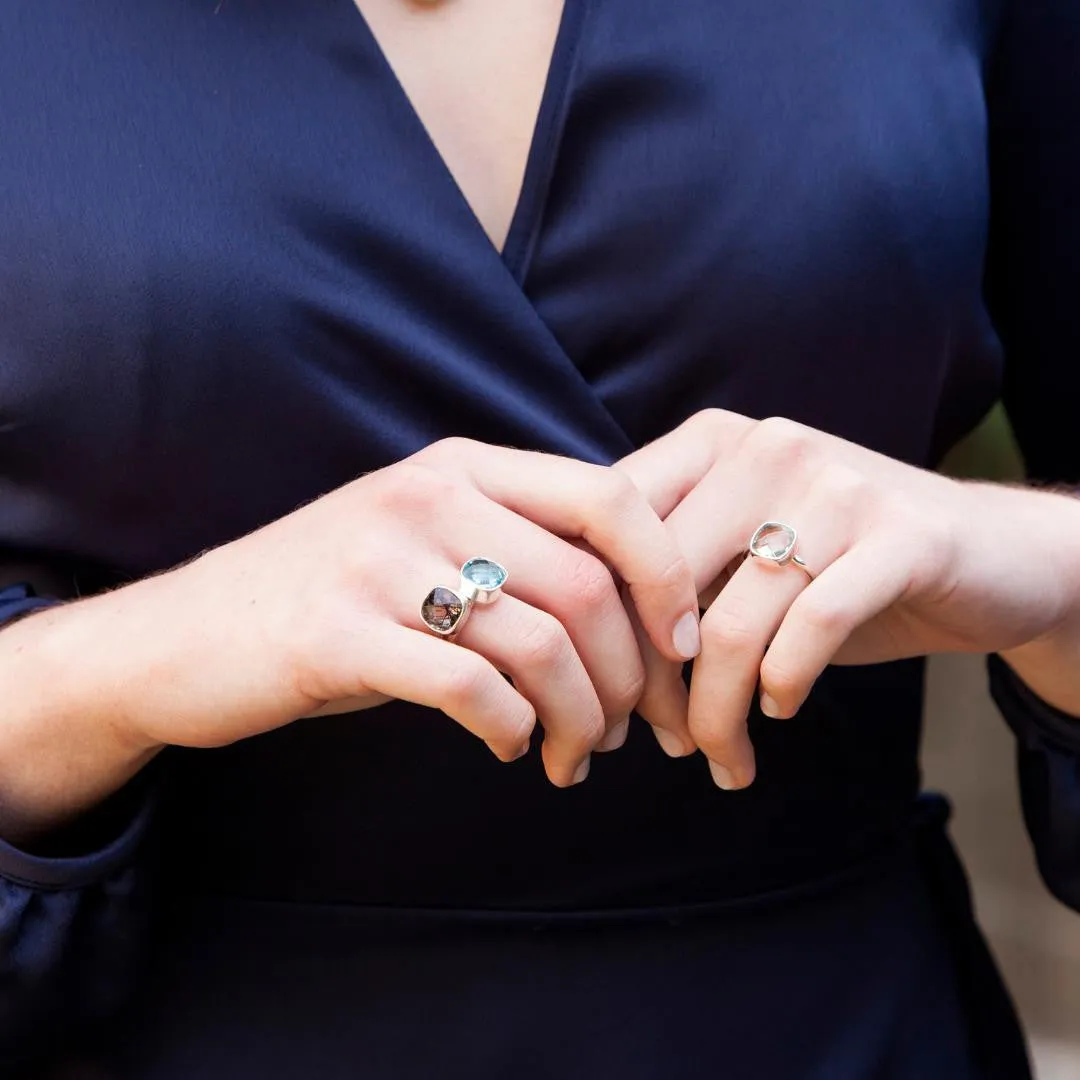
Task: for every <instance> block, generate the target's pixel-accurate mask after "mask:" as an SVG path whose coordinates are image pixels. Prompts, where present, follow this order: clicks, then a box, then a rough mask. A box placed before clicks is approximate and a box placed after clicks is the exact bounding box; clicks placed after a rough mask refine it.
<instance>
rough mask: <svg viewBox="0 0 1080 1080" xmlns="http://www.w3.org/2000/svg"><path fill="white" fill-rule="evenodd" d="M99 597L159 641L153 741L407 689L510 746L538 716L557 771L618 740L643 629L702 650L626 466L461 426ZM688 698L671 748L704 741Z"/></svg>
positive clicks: (504, 749)
mask: <svg viewBox="0 0 1080 1080" xmlns="http://www.w3.org/2000/svg"><path fill="white" fill-rule="evenodd" d="M622 590H626V592H628V594H629V597H630V599H631V605H630V606H631V608H632V615H631V614H630V613H628V611H627V607H626V605H625V603H624V596H623V592H622ZM140 597H145V598H146V603H145V604H144V603H142V601H141V600H140V599H139V598H140ZM86 603H87V604H96V603H98V600H97V598H95V599H92V600H90V601H87V602H86ZM102 603H108V604H112V605H113V608H114V610H115V611H116V613H117V615H118V616H119V617H126V618H128V620H129V623H130V624H131V625H133V626H134V627H137V628H138V630H137V632H135V633H133V634H132V635H131V637H132V641H131V649H134V650H138V649H145V650H157V652H161V653H162V655H160V656H159V655H157V652H155V654H154V655H152V656H151V655H147V656H146V657H145V658H143V659H144V661H145V666H146V670H151V671H155V672H157V673H158V674H159V678H157V679H156V680H155V686H157V687H159V688H160V689H159V690H155V689H154V688H153V687H151V688H149V690H148V692H149V693H151V694H153V693H157V695H158V696H157V697H156V698H155V699H154V700H153V701H145V702H141V705H140V708H139V710H138V713H139V715H138V717H137V721H138V724H139V730H138V736H139V738H141V739H144V740H146V741H147V743H148V744H156V745H160V744H162V743H166V744H169V743H172V744H176V743H179V744H183V745H194V746H205V745H219V744H222V743H227V742H232V741H235V740H237V739H241V738H245V737H247V736H249V735H253V734H257V733H258V732H260V731H265V730H268V729H270V728H273V727H278V726H280V725H282V724H285V723H289V722H291V721H293V720H296V719H297V718H300V717H303V716H311V715H317V714H320V713H327V712H342V711H351V710H355V709H363V708H369V707H372V706H375V705H379V704H381V703H383V702H385V701H387V700H390V699H394V698H397V699H404V700H407V701H411V702H415V703H418V704H421V705H425V706H430V707H432V708H435V709H441V710H442V711H444V712H445V713H446V714H447V715H448V716H450V717H451V718H452V719H453V720H455V721H457V722H458V723H459V724H461V725H462V726H463V727H465V728H466V729H468V730H469V731H470V732H472V733H473V734H475V735H476V736H478V737H479V738H480V739H482V740H484V741H485V742H486V743H487V744H488V746H489V747H490V749H491V750H492V751H493V752H494V753H495V754H496V755H497V756H498V757H499V758H501V759H503V760H507V761H509V760H513V759H515V758H517V757H519V756H521V755H522V754H523V753H524V752H525V751H526V750H527V749H528V747H529V744H530V736H531V735H532V733H533V728H534V725H535V724H536V722H537V720H539V723H540V724H541V725H542V727H543V729H544V740H543V747H542V755H543V761H544V766H545V769H546V771H547V775H548V777H549V778H550V779H551V781H552V782H553V783H555V784H557V785H560V786H567V785H570V784H572V783H576V782H579V781H581V780H582V779H584V777H585V775H586V774H587V772H588V766H589V760H590V753H591V752H592V751H593V750H608V749H615V748H616V747H618V746H619V745H621V743H622V741H623V740H624V739H625V738H626V731H627V726H628V720H629V715H630V712H631V710H633V708H634V707H635V705H636V704H637V701H638V698H639V697H640V696H641V693H642V687H643V685H644V681H645V671H644V667H643V663H642V658H641V643H642V642H644V641H648V642H649V645H650V650H652V651H653V652H654V654H655V655H660V656H662V657H664V658H665V660H666V661H667V662H668V663H672V664H675V665H676V666H677V665H679V664H681V663H682V662H683V661H684V660H686V659H689V658H691V657H693V656H695V655H696V654H697V652H698V650H699V647H700V637H699V631H698V607H697V592H696V589H695V587H694V581H693V577H692V575H691V573H690V569H689V566H688V564H687V562H686V560H685V559H683V557H682V556H681V554H680V552H679V550H678V547H677V546H676V544H675V542H674V541H673V540H672V538H671V536H670V535H669V533H668V531H667V530H666V529H665V528H664V526H663V524H662V522H661V521H660V519H659V518H658V517H657V515H656V514H655V512H654V511H653V510H652V508H651V507H650V506H649V504H648V502H647V501H646V500H645V498H644V497H643V496H642V495H641V493H640V492H639V491H638V490H637V488H635V486H634V485H633V484H632V483H631V482H630V481H629V480H628V479H627V477H626V476H625V475H624V474H622V473H620V472H617V471H616V470H613V469H610V468H605V467H601V466H596V465H589V464H585V463H582V462H578V461H572V460H569V459H566V458H559V457H554V456H551V455H545V454H540V453H532V452H526V451H518V450H510V449H505V448H501V447H495V446H489V445H485V444H482V443H476V442H472V441H469V440H464V439H449V440H445V441H443V442H440V443H436V444H433V445H432V446H430V447H428V448H427V449H425V450H423V451H421V452H420V453H417V454H415V455H414V456H412V457H411V458H408V459H406V460H405V461H402V462H399V463H397V464H395V465H391V466H389V467H387V468H384V469H382V470H379V471H377V472H373V473H371V474H369V475H367V476H365V477H363V478H361V479H359V480H356V481H354V482H352V483H350V484H347V485H345V486H344V487H342V488H339V489H337V490H336V491H333V492H331V493H330V494H328V495H325V496H323V497H322V498H320V499H318V500H316V501H315V502H313V503H310V504H308V505H306V506H304V507H302V508H300V509H298V510H296V511H294V512H293V513H290V514H288V515H287V516H285V517H283V518H280V519H279V520H277V521H275V522H273V523H272V524H270V525H268V526H266V527H264V528H262V529H260V530H259V531H257V532H255V533H252V534H251V535H249V536H246V537H244V538H242V539H240V540H237V541H234V542H232V543H229V544H226V545H224V546H222V547H220V548H217V549H214V550H213V551H210V552H208V553H206V554H205V555H203V556H201V557H200V558H198V559H196V560H195V561H194V562H192V563H190V564H188V565H186V566H183V567H181V568H179V569H178V570H175V571H172V572H171V573H169V574H164V575H161V576H159V577H157V578H153V579H148V580H147V581H145V582H140V583H137V584H136V585H133V586H129V587H127V588H126V589H122V590H118V591H117V592H116V593H114V594H112V596H111V598H109V597H107V598H104V599H103V600H102ZM75 607H76V608H78V607H79V605H75ZM151 608H152V609H153V610H169V611H171V612H173V615H172V622H173V623H174V626H173V629H172V630H171V631H166V630H163V629H162V628H159V627H150V626H148V625H147V618H148V617H147V616H145V614H143V615H140V614H139V612H140V611H141V612H143V613H145V612H147V611H149V610H151ZM125 612H126V614H125ZM177 630H178V631H179V633H177V632H176V631H177ZM440 639H443V640H440ZM178 640H179V641H182V642H184V643H185V644H184V647H183V649H178V647H177V645H176V642H177V641H178ZM162 642H164V644H162ZM238 643H239V644H238ZM178 667H179V668H182V671H180V672H178V671H177V670H175V669H176V668H178ZM507 677H508V678H507ZM687 708H688V701H687V696H686V690H685V687H684V686H682V685H681V684H680V685H679V686H677V687H672V688H671V690H670V692H669V693H668V694H667V696H666V697H665V698H664V700H663V701H662V702H661V705H660V708H659V710H658V713H657V717H658V719H657V720H656V721H655V726H656V729H657V738H658V741H659V742H660V744H661V746H663V747H664V748H665V749H666V750H667V752H668V753H670V754H672V755H682V754H688V753H692V752H693V751H694V749H695V747H694V744H693V742H692V740H691V739H690V737H689V733H688V729H687Z"/></svg>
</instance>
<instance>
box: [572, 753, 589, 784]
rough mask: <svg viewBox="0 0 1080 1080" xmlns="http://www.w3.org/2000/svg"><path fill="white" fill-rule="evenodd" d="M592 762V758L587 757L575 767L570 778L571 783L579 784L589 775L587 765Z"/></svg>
mask: <svg viewBox="0 0 1080 1080" xmlns="http://www.w3.org/2000/svg"><path fill="white" fill-rule="evenodd" d="M591 763H592V758H591V757H587V758H586V759H585V760H584V761H583V762H582V763H581V764H580V765H579V766H578V767H577V769H576V771H575V772H574V776H573V778H572V779H571V781H570V783H571V784H580V783H581V782H582V780H584V779H585V777H586V776H588V775H589V765H590V764H591Z"/></svg>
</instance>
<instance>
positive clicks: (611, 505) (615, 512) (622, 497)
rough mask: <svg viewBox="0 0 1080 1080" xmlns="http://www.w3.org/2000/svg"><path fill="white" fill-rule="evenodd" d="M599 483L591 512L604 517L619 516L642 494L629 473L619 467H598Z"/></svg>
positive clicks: (640, 499) (640, 498)
mask: <svg viewBox="0 0 1080 1080" xmlns="http://www.w3.org/2000/svg"><path fill="white" fill-rule="evenodd" d="M599 475H600V483H599V484H598V485H597V492H596V495H595V499H594V502H593V512H594V513H598V514H601V515H603V516H605V517H620V516H622V515H624V514H625V513H626V512H627V511H628V510H629V509H630V508H631V507H633V506H634V504H635V503H638V502H641V501H643V499H644V496H643V495H642V494H641V492H640V491H639V490H638V487H637V485H636V484H635V483H634V481H633V480H631V479H630V477H629V475H628V474H627V473H625V472H623V471H622V470H621V469H600V470H599Z"/></svg>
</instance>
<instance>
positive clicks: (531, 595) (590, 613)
mask: <svg viewBox="0 0 1080 1080" xmlns="http://www.w3.org/2000/svg"><path fill="white" fill-rule="evenodd" d="M474 500H475V502H474ZM461 519H462V520H461V524H460V527H459V529H458V531H457V533H456V535H455V537H454V548H453V550H452V551H451V552H449V553H448V554H449V555H450V557H451V558H458V557H459V556H461V557H462V558H464V553H466V552H474V553H475V552H481V551H487V550H488V548H490V545H491V544H492V543H493V542H494V543H495V546H496V548H497V549H498V550H499V551H505V552H507V553H508V554H507V555H506V560H508V561H505V562H504V560H503V559H502V558H499V556H498V555H497V554H494V552H493V553H492V555H493V557H495V558H499V561H500V562H503V564H504V565H505V566H507V568H508V569H509V571H510V577H509V579H508V580H507V583H506V585H505V588H504V591H505V592H506V593H507V594H508V595H511V596H515V597H517V598H518V599H519V600H523V601H525V603H527V604H529V605H531V606H532V607H534V608H538V609H539V610H541V611H545V612H547V613H548V614H549V615H552V616H554V617H555V619H556V620H558V623H559V624H560V625H561V626H562V627H563V628H564V629H565V632H566V633H567V634H568V635H569V637H570V640H571V642H572V643H573V646H574V649H575V650H576V653H577V656H578V657H579V658H580V660H581V662H582V663H583V664H584V666H585V670H586V671H587V672H588V676H589V679H590V680H591V687H592V690H593V691H594V693H595V696H596V697H597V698H598V699H599V701H600V706H601V708H602V709H603V713H604V718H605V727H606V730H607V731H608V733H612V738H613V741H612V743H611V744H609V745H607V746H606V747H605V748H608V749H614V748H615V746H617V745H620V743H619V739H618V736H617V735H615V734H614V732H615V731H616V729H620V728H621V729H622V731H623V733H624V734H625V731H626V728H627V722H628V720H629V717H630V712H631V710H632V709H633V708H634V706H635V705H636V704H637V702H638V699H639V698H640V697H641V694H642V690H643V688H644V685H645V669H644V666H643V665H642V660H641V654H640V648H639V645H638V641H637V638H636V636H635V633H634V630H633V627H632V626H631V620H630V617H629V614H628V612H627V609H626V606H625V605H624V603H623V600H622V598H621V597H620V595H619V590H618V588H617V586H616V584H615V581H614V580H613V578H612V576H611V573H610V571H609V570H608V569H607V567H605V565H604V564H603V563H602V562H601V561H600V560H599V559H598V558H597V557H596V556H595V555H593V554H591V553H590V552H588V551H583V550H581V549H580V548H578V547H576V546H575V545H574V544H572V543H569V542H567V541H565V540H562V539H560V538H559V537H557V536H553V535H552V534H551V533H549V532H546V531H545V530H544V529H542V528H541V527H540V526H538V525H536V524H534V523H533V522H531V521H528V520H527V519H525V518H523V517H520V516H519V515H518V514H515V513H513V512H512V511H510V510H508V509H507V508H506V507H504V506H500V505H499V504H498V503H493V502H491V501H490V500H488V499H486V498H485V497H484V496H483V495H481V494H479V493H477V492H475V491H467V492H466V493H465V494H464V495H463V496H462V500H461ZM495 538H497V540H496V539H495ZM482 544H484V545H488V548H483V547H481V546H480V545H482Z"/></svg>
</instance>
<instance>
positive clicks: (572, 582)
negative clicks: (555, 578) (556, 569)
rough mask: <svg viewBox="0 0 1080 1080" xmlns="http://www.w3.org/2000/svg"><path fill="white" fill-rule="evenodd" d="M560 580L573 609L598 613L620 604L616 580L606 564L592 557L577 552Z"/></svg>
mask: <svg viewBox="0 0 1080 1080" xmlns="http://www.w3.org/2000/svg"><path fill="white" fill-rule="evenodd" d="M569 562H570V564H569V566H567V567H566V568H565V571H564V573H563V575H561V576H560V580H561V581H562V582H563V591H564V593H565V594H566V595H567V596H568V597H569V598H570V600H571V601H572V605H573V607H576V608H584V609H586V610H589V611H596V610H597V609H598V608H606V607H608V606H609V605H611V604H612V603H620V604H621V601H619V596H618V591H617V590H616V588H615V580H614V579H613V578H612V576H611V574H610V573H609V572H608V569H607V567H606V566H604V564H603V563H602V562H601V561H600V560H599V559H597V558H595V557H594V556H592V555H588V554H586V553H584V552H577V551H575V553H574V555H573V556H572V558H571V559H570V560H569Z"/></svg>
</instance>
